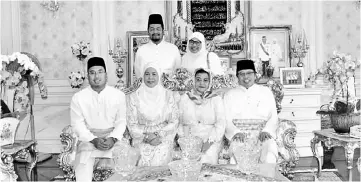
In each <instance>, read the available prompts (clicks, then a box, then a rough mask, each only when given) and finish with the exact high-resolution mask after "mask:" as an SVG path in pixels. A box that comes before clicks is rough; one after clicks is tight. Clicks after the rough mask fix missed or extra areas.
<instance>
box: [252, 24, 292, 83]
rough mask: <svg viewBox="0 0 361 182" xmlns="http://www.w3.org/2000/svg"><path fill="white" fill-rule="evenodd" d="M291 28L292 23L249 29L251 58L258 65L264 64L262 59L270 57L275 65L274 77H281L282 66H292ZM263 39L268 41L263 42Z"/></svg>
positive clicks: (271, 62) (270, 61)
mask: <svg viewBox="0 0 361 182" xmlns="http://www.w3.org/2000/svg"><path fill="white" fill-rule="evenodd" d="M291 29H292V26H291V25H282V26H253V27H250V29H249V34H250V35H249V40H248V42H249V45H250V46H249V55H250V57H249V58H250V59H252V60H254V61H255V62H256V63H257V66H262V60H266V59H267V58H268V60H269V63H270V64H271V65H272V66H273V67H274V72H273V77H280V68H287V67H290V66H291V57H290V52H291V51H290V50H291V49H290V41H291V39H290V38H291V37H290V35H291ZM263 41H265V42H266V43H263V44H261V43H262V42H263ZM261 45H262V46H261ZM266 52H267V53H268V55H267V54H266ZM265 55H267V56H268V57H267V56H265ZM258 69H260V68H258Z"/></svg>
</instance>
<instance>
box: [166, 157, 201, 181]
mask: <svg viewBox="0 0 361 182" xmlns="http://www.w3.org/2000/svg"><path fill="white" fill-rule="evenodd" d="M168 167H169V169H170V172H171V173H172V178H173V180H175V181H197V180H198V177H199V175H200V173H201V169H202V163H201V162H199V161H196V160H184V159H182V160H176V161H173V162H170V163H169V164H168Z"/></svg>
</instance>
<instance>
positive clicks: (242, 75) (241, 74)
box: [238, 71, 255, 77]
mask: <svg viewBox="0 0 361 182" xmlns="http://www.w3.org/2000/svg"><path fill="white" fill-rule="evenodd" d="M254 73H255V72H254V71H252V72H246V73H238V75H239V76H241V77H245V76H251V75H253V74H254Z"/></svg>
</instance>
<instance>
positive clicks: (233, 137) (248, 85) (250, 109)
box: [224, 60, 278, 177]
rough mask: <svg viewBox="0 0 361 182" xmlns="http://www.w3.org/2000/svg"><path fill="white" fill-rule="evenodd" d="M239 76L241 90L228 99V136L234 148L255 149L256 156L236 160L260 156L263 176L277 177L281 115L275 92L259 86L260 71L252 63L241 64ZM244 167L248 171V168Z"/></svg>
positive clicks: (245, 155)
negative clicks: (235, 146)
mask: <svg viewBox="0 0 361 182" xmlns="http://www.w3.org/2000/svg"><path fill="white" fill-rule="evenodd" d="M236 75H237V77H238V82H239V87H237V88H234V89H232V90H230V91H228V92H227V93H226V95H225V96H224V106H225V114H226V120H227V126H226V132H225V136H226V137H227V138H228V139H229V140H230V141H231V142H232V143H234V145H237V143H241V144H243V148H247V147H254V148H253V151H252V152H255V153H254V154H251V153H234V155H238V156H236V158H237V159H236V160H248V159H247V158H250V157H253V158H255V156H258V157H259V161H258V162H259V163H260V166H261V167H260V170H261V171H260V172H261V174H262V175H266V176H268V177H274V176H275V172H276V171H277V170H276V169H277V158H278V149H277V143H276V141H275V138H276V128H277V125H278V116H277V109H276V103H275V99H274V96H273V93H272V91H271V90H270V89H269V88H268V87H265V86H261V85H258V84H255V79H256V70H255V66H254V63H253V61H252V60H242V61H238V62H237V72H236ZM255 141H259V142H260V143H261V144H260V146H258V147H257V146H256V145H255V143H253V142H255ZM259 142H256V143H259ZM258 150H259V151H260V153H258V152H257V151H258ZM255 159H256V158H255ZM237 162H240V161H237ZM241 164H242V163H241ZM243 167H244V168H245V169H246V170H247V167H248V166H243ZM271 169H274V170H271ZM252 170H253V169H252Z"/></svg>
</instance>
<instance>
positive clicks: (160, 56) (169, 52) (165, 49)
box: [134, 40, 181, 78]
mask: <svg viewBox="0 0 361 182" xmlns="http://www.w3.org/2000/svg"><path fill="white" fill-rule="evenodd" d="M148 62H156V63H157V64H158V65H159V66H160V68H161V71H162V72H163V73H164V72H172V71H173V70H174V69H175V68H176V66H179V65H180V62H181V56H180V53H179V50H178V48H177V46H175V45H174V44H171V43H169V42H166V41H164V40H163V41H161V42H160V43H159V44H158V45H157V44H154V43H153V42H152V41H150V42H148V43H147V44H144V45H142V46H141V47H139V49H138V51H137V53H136V55H135V62H134V71H135V75H136V77H137V78H140V77H142V76H143V75H142V74H143V73H141V72H142V70H143V67H144V66H145V65H146V64H147V63H148Z"/></svg>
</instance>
